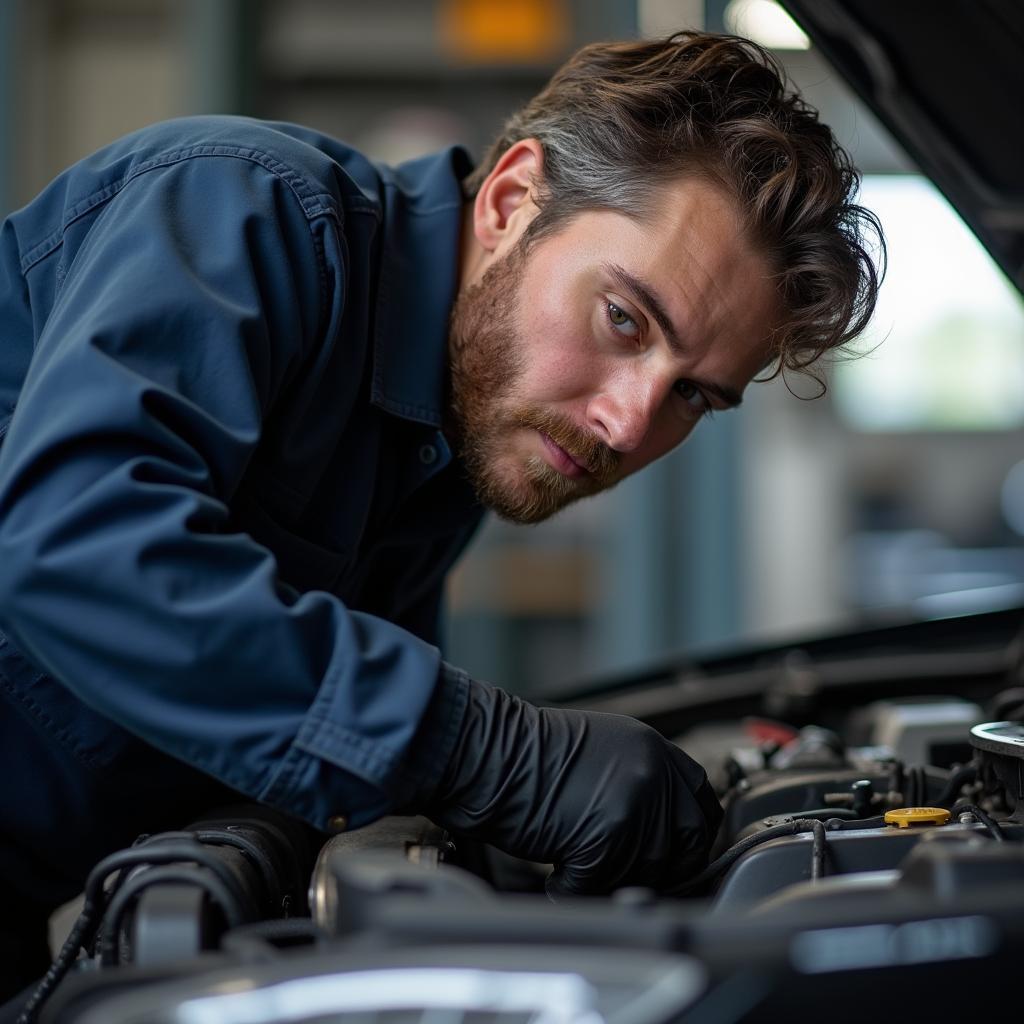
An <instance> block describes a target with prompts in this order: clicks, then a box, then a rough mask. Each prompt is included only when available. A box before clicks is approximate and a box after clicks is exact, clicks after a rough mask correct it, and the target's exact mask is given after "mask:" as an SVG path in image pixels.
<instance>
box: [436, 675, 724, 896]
mask: <svg viewBox="0 0 1024 1024" xmlns="http://www.w3.org/2000/svg"><path fill="white" fill-rule="evenodd" d="M426 813H427V814H429V816H430V817H431V818H433V819H434V821H435V822H437V823H438V824H439V825H442V826H443V827H445V828H448V829H450V830H452V831H455V832H462V833H464V834H468V835H470V836H473V837H474V838H479V839H482V840H484V841H486V842H489V843H492V844H493V845H494V846H497V847H498V848H499V849H502V850H504V851H505V852H506V853H511V854H513V855H515V856H518V857H522V858H524V859H527V860H532V861H538V862H541V863H545V864H548V863H550V864H554V865H555V870H554V872H553V873H552V875H551V876H550V877H549V878H548V881H547V889H548V893H549V894H550V895H552V896H553V897H557V896H558V895H568V894H575V893H595V894H597V893H607V892H610V891H611V890H613V889H617V888H620V887H622V886H625V885H643V886H649V887H652V888H664V887H667V886H669V885H672V884H673V883H679V882H681V881H683V880H685V879H686V878H688V877H690V876H692V875H694V874H696V873H697V872H698V871H700V870H701V869H702V868H703V867H704V866H705V864H706V863H707V857H708V848H709V847H710V845H711V842H712V840H713V839H714V837H715V833H716V832H717V830H718V826H719V824H720V823H721V820H722V808H721V806H720V805H719V803H718V800H717V798H716V797H715V794H714V792H713V790H712V788H711V785H710V784H709V782H708V779H707V775H706V773H705V772H704V769H703V768H701V766H700V765H699V764H697V762H696V761H694V760H693V759H692V758H689V757H687V756H686V754H684V753H683V752H682V751H681V750H679V749H678V747H676V746H674V745H673V744H671V743H669V742H668V741H667V740H666V739H664V737H662V736H661V734H660V733H658V732H656V731H655V730H654V729H652V728H650V727H649V726H646V725H644V724H642V723H641V722H638V721H637V720H636V719H633V718H627V717H625V716H622V715H607V714H600V713H597V712H592V711H574V710H567V709H553V708H537V707H534V706H533V705H531V704H528V703H526V702H525V701H523V700H520V699H518V698H517V697H513V696H511V695H509V694H507V693H505V692H504V691H502V690H499V689H496V688H495V687H492V686H489V685H487V684H486V683H480V682H474V681H471V682H470V693H469V703H468V706H467V708H466V714H465V718H464V720H463V725H462V731H461V734H460V736H459V738H458V740H457V742H456V745H455V750H454V752H453V754H452V757H451V760H450V761H449V763H448V766H447V768H446V769H445V772H444V773H443V775H442V777H441V781H440V783H439V785H438V787H437V789H436V790H435V793H434V799H433V803H432V805H431V806H430V807H429V809H427V810H426Z"/></svg>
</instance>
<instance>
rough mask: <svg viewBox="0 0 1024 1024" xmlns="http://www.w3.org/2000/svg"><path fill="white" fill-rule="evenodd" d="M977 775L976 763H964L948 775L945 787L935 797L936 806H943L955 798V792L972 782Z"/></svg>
mask: <svg viewBox="0 0 1024 1024" xmlns="http://www.w3.org/2000/svg"><path fill="white" fill-rule="evenodd" d="M977 777H978V766H977V765H976V764H965V765H963V766H962V767H960V768H957V769H956V771H954V772H953V774H952V775H951V776H950V778H949V781H948V782H947V783H946V788H945V789H944V790H943V791H942V792H941V793H940V794H939V795H938V796H937V797H936V798H935V806H936V807H945V806H946V805H947V804H948V803H949V802H950V801H951V800H954V799H955V798H956V795H957V793H959V792H960V790H961V789H963V787H964V786H966V785H967V783H968V782H974V781H975V780H976V779H977Z"/></svg>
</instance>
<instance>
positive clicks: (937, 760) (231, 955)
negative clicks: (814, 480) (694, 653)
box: [19, 616, 1024, 1024]
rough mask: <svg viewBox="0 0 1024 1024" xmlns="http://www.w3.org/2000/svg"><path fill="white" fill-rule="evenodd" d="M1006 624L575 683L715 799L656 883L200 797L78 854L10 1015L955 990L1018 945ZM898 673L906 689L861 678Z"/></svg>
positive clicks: (824, 1003) (793, 1007) (659, 1017)
mask: <svg viewBox="0 0 1024 1024" xmlns="http://www.w3.org/2000/svg"><path fill="white" fill-rule="evenodd" d="M1015 621H1016V620H1014V619H1011V618H1007V617H1006V616H1003V617H1001V618H1000V617H992V616H990V617H988V618H985V617H981V618H979V619H978V620H976V621H975V622H974V623H968V624H966V627H956V626H954V627H950V626H949V625H948V624H947V627H946V628H947V629H955V628H967V629H968V630H969V631H968V632H966V633H961V635H960V637H959V640H958V641H957V640H950V641H949V645H950V647H951V649H955V651H956V655H955V657H954V655H953V654H952V653H951V654H950V655H949V657H948V658H946V659H942V658H938V659H936V658H935V657H934V655H935V654H936V649H937V648H941V646H942V645H941V643H939V642H938V641H937V640H936V639H935V635H934V633H933V632H931V631H926V632H925V633H923V634H922V635H919V636H917V637H916V639H914V638H911V639H910V640H908V638H907V635H906V634H904V633H900V632H896V633H894V632H891V631H881V632H877V633H871V634H864V635H860V636H859V637H857V638H856V642H855V644H854V647H855V650H853V651H851V649H848V648H842V649H840V648H837V647H836V644H835V641H828V642H825V643H823V644H822V645H818V646H815V645H814V644H809V645H802V646H801V647H800V648H799V649H795V648H785V649H783V648H779V649H776V650H767V651H766V650H761V651H758V652H754V653H752V654H750V655H749V656H748V657H747V658H746V660H745V661H744V662H743V663H742V664H737V663H736V661H735V660H734V659H733V660H729V661H709V662H706V663H703V664H700V665H695V664H689V665H686V666H675V667H673V668H672V670H671V671H669V672H667V673H663V674H661V675H658V676H656V677H651V678H648V679H645V680H640V681H639V682H637V681H633V683H632V684H631V685H630V686H627V687H616V688H613V689H612V690H611V691H610V692H605V693H603V694H597V695H594V696H592V697H591V698H589V703H590V704H591V705H592V706H598V707H603V708H604V709H613V710H620V711H622V710H626V708H627V707H633V708H634V709H635V710H636V712H637V713H638V717H646V719H647V720H648V721H650V722H652V724H655V725H657V726H658V727H660V728H661V729H662V730H663V731H664V732H665V733H666V735H670V736H673V737H675V738H676V740H677V741H678V743H679V745H680V746H681V747H682V748H683V749H685V750H686V751H687V752H688V753H689V754H691V756H693V757H695V758H696V759H697V760H699V761H701V763H702V764H704V765H705V767H706V768H707V770H708V773H709V776H710V778H711V780H712V782H713V784H714V785H715V788H716V790H717V792H718V794H719V796H720V799H721V801H722V804H723V807H724V809H725V817H724V821H723V824H722V827H721V830H720V833H719V836H718V839H717V842H716V845H715V848H714V850H713V851H712V857H711V863H710V864H709V865H708V867H707V868H706V869H705V870H704V871H703V872H702V873H701V874H700V875H698V876H697V877H695V878H692V877H691V878H680V880H679V884H678V886H677V887H676V889H675V890H674V891H672V892H669V893H655V892H654V891H652V890H648V889H644V888H640V887H638V888H630V889H623V890H620V891H618V892H616V893H613V894H612V895H611V896H609V897H601V898H597V897H591V898H577V899H567V900H562V901H559V902H558V903H552V902H551V901H550V900H549V899H548V898H547V897H546V896H545V895H544V888H543V882H544V878H545V875H546V873H547V872H548V871H549V870H550V866H549V865H539V864H531V863H527V862H523V861H518V860H515V859H514V858H511V857H509V856H507V855H505V854H503V853H501V852H500V851H498V850H495V849H493V848H491V847H487V846H485V845H482V844H478V843H473V842H471V841H469V840H467V839H465V838H463V837H460V836H453V835H449V834H446V833H444V832H443V831H441V830H440V829H439V828H437V827H436V826H435V825H433V824H432V823H431V822H429V821H427V820H426V819H424V818H401V817H391V818H385V819H383V820H381V821H379V822H377V823H376V824H374V825H372V826H369V827H367V828H363V829H359V830H355V831H351V832H343V833H341V834H339V835H336V836H333V837H331V838H329V839H327V841H326V842H324V837H323V836H321V835H319V834H313V833H311V832H310V831H309V830H307V829H305V828H304V827H302V826H299V825H297V824H296V823H295V822H291V821H288V820H285V819H283V818H280V817H279V816H277V815H276V814H274V813H273V812H270V811H268V810H267V809H265V808H258V807H252V806H245V807H234V808H223V809H220V810H219V811H217V812H216V813H214V814H212V815H209V816H206V817H204V818H203V819H202V820H199V821H196V822H192V823H190V824H189V825H187V826H186V827H185V828H183V829H182V830H181V831H179V832H173V833H162V834H159V835H153V836H146V837H140V839H139V840H138V841H137V842H136V844H135V845H134V846H133V847H131V848H130V849H128V850H124V851H120V852H118V853H115V854H113V855H112V856H110V857H108V858H106V860H105V861H104V862H102V863H101V864H100V865H98V866H97V868H96V870H95V871H94V872H93V874H92V876H91V877H90V880H89V884H88V886H87V888H86V892H85V897H84V903H83V907H82V913H81V916H80V917H79V919H78V921H77V923H76V924H75V926H74V928H73V929H72V933H71V935H70V936H69V938H68V940H67V942H66V943H65V945H64V948H63V950H62V951H61V953H60V955H59V956H58V957H57V960H56V961H55V963H54V966H53V968H52V969H51V971H50V973H49V974H48V975H47V977H46V978H45V979H44V980H43V981H42V983H41V984H40V985H39V986H38V988H37V989H36V991H35V993H34V994H32V995H31V998H30V999H29V1001H28V1003H27V1005H26V1008H25V1010H24V1012H23V1013H22V1016H21V1018H19V1019H20V1020H21V1021H22V1022H23V1024H27V1022H29V1021H32V1020H39V1021H42V1022H44V1024H45V1022H48V1024H129V1022H133V1024H134V1022H160V1024H164V1022H167V1024H170V1022H180V1024H206V1022H238V1024H242V1022H246V1024H278V1022H286V1021H287V1022H296V1024H298V1022H303V1024H307V1022H308V1024H313V1022H318V1024H321V1022H326V1021H339V1022H341V1021H345V1022H349V1021H352V1022H356V1021H359V1022H363V1021H366V1022H369V1021H374V1022H377V1021H380V1022H389V1024H399V1022H407V1021H409V1022H411V1021H424V1022H431V1024H439V1022H442V1021H443V1022H448V1021H452V1022H455V1021H460V1022H461V1021H466V1022H474V1024H475V1022H480V1024H482V1022H485V1021H486V1022H502V1024H503V1022H506V1021H508V1022H513V1021H516V1022H527V1021H535V1022H541V1024H556V1022H557V1024H562V1022H564V1024H598V1022H609V1024H614V1022H630V1024H647V1022H650V1024H661V1022H669V1021H693V1022H710V1021H722V1022H725V1021H781V1020H790V1019H796V1018H797V1017H798V1015H801V1014H806V1013H809V1012H814V1013H819V1014H828V1015H829V1017H830V1019H836V1020H854V1019H856V1020H862V1019H863V1018H864V1017H865V1016H866V1015H867V1014H871V1015H872V1016H873V1017H875V1018H878V1019H881V1020H890V1019H892V1020H895V1019H897V1018H898V1017H903V1016H905V1015H906V1014H908V1013H914V1014H932V1015H935V1016H937V1018H938V1019H950V1018H951V1017H952V1015H953V1014H954V1013H955V1014H960V1013H964V1014H966V1013H974V1012H977V1008H978V1005H979V1001H981V1000H984V999H986V998H987V996H986V995H985V993H990V992H993V991H996V986H997V985H1004V984H1005V982H1006V980H1007V979H1009V978H1012V972H1013V971H1014V970H1015V969H1016V967H1017V965H1018V964H1019V963H1020V961H1021V955H1022V953H1024V688H1021V686H1020V685H1019V680H1020V668H1019V662H1020V659H1019V654H1018V652H1019V649H1020V646H1019V643H1018V636H1017V632H1016V630H1015V629H1014V630H1012V631H1011V632H1010V633H1009V634H1008V633H1007V630H1006V629H1005V627H1006V626H1007V625H1008V624H1012V623H1014V622H1015ZM993 626H998V627H999V628H998V629H995V631H994V632H993V631H992V629H991V627H993ZM936 628H938V627H936ZM897 641H898V643H897ZM849 642H851V641H847V643H849ZM897 648H898V649H897ZM882 649H884V650H885V651H886V655H885V657H886V659H887V662H886V664H887V668H886V669H885V671H880V670H879V665H880V662H879V661H878V651H879V650H882ZM926 655H927V656H928V657H929V658H931V661H929V662H928V663H927V664H928V665H930V666H931V667H930V668H929V670H928V671H927V672H924V671H922V664H923V663H922V661H921V659H922V657H924V656H926ZM950 661H952V662H955V664H953V665H952V666H950V665H949V664H946V663H947V662H950ZM853 664H859V665H860V668H861V671H860V672H859V674H857V673H855V674H853V675H850V672H851V671H852V670H851V666H852V665H853ZM943 664H946V668H947V669H949V671H948V673H947V678H943V677H942V670H941V668H940V669H939V670H936V667H935V666H936V665H940V666H941V665H943ZM839 665H845V669H843V670H842V671H839V670H838V669H837V666H839ZM954 669H955V672H954V671H953V670H954ZM844 672H846V675H844V674H843V673H844ZM872 673H874V674H872ZM898 676H902V683H903V685H902V686H901V687H899V689H901V690H902V693H901V695H900V696H884V695H880V692H881V693H884V692H885V691H888V692H889V693H892V692H893V691H896V690H897V679H896V677H898ZM836 678H838V679H839V680H840V681H839V683H835V679H836ZM739 679H745V680H746V683H745V685H743V686H741V685H739V684H738V682H737V680H739ZM928 688H930V689H931V691H932V692H928ZM954 690H955V691H956V693H953V692H952V691H954ZM872 695H874V697H873V699H864V698H865V697H871V696H872ZM581 703H582V701H581ZM730 710H735V711H736V713H735V714H732V715H730V714H729V713H728V712H729V711H730ZM645 712H646V713H645ZM769 712H771V713H770V714H769Z"/></svg>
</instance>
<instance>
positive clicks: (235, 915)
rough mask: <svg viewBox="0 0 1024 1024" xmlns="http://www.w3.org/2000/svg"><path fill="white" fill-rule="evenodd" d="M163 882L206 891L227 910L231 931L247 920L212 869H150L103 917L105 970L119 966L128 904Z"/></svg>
mask: <svg viewBox="0 0 1024 1024" xmlns="http://www.w3.org/2000/svg"><path fill="white" fill-rule="evenodd" d="M162 882H181V883H185V884H187V885H196V886H199V887H200V888H202V889H205V890H206V892H207V893H208V895H209V896H210V898H211V899H212V900H214V902H216V903H217V904H218V905H219V906H220V908H221V909H222V910H223V911H224V917H225V919H226V921H227V924H228V927H229V928H235V927H237V926H238V925H240V924H242V922H243V921H244V920H245V914H244V911H243V910H242V906H241V904H240V903H239V901H238V899H237V897H236V895H235V894H234V893H232V892H231V889H230V888H229V887H228V886H227V885H225V884H224V882H223V880H222V879H220V878H218V877H217V876H216V875H215V874H211V873H210V872H209V871H208V870H204V869H203V868H199V867H190V866H188V865H181V864H168V865H165V866H163V867H157V868H149V869H148V870H146V871H143V872H141V873H139V874H137V875H133V876H132V877H131V878H129V879H128V881H126V882H125V883H124V885H122V886H121V888H120V889H118V890H117V892H116V893H115V894H114V896H113V898H112V899H111V901H110V906H109V907H108V908H107V912H106V913H105V914H104V915H103V934H102V935H101V936H100V963H101V964H102V965H103V966H104V967H113V966H115V965H116V964H117V963H118V959H119V958H118V949H117V946H118V936H119V934H120V932H121V922H122V921H123V919H124V915H125V911H126V910H127V909H128V905H129V904H130V903H131V902H132V900H134V899H137V898H138V897H139V896H140V895H141V894H142V891H143V889H146V888H148V887H149V886H151V885H159V884H160V883H162Z"/></svg>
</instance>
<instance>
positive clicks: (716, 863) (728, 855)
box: [665, 818, 821, 896]
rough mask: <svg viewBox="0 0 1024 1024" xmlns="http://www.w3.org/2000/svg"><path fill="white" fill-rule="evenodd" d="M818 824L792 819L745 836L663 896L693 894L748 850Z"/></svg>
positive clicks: (801, 819)
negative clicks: (697, 872) (696, 873)
mask: <svg viewBox="0 0 1024 1024" xmlns="http://www.w3.org/2000/svg"><path fill="white" fill-rule="evenodd" d="M820 824H821V822H817V821H809V820H807V819H805V818H794V819H793V821H786V822H783V823H782V824H781V825H773V826H772V827H771V828H766V829H765V830H764V831H763V832H756V833H754V835H752V836H747V838H746V839H741V840H740V841H739V842H738V843H736V844H735V845H733V846H730V847H729V849H728V850H726V851H725V853H723V854H722V855H721V856H720V857H719V858H718V859H717V860H713V861H712V862H711V863H710V864H709V865H708V866H707V867H706V868H705V869H704V870H703V871H701V872H700V874H698V875H695V876H694V877H693V878H691V879H690V880H689V881H688V882H682V883H681V884H680V885H677V886H674V887H673V888H671V889H669V890H667V892H666V893H665V895H667V896H685V895H686V894H687V893H690V892H693V890H694V889H699V888H701V887H702V886H704V885H706V884H707V883H708V882H710V881H712V880H713V879H715V878H717V877H718V876H719V875H722V874H724V873H725V872H726V871H727V870H728V869H729V868H730V867H732V865H733V864H734V863H735V862H736V861H737V860H739V858H740V857H742V856H743V854H745V853H746V852H747V851H748V850H752V849H753V848H754V847H755V846H760V845H761V844H762V843H767V842H769V841H770V840H772V839H780V838H782V837H783V836H793V835H797V834H798V833H800V832H809V831H811V830H812V829H813V828H814V826H815V825H820Z"/></svg>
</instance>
